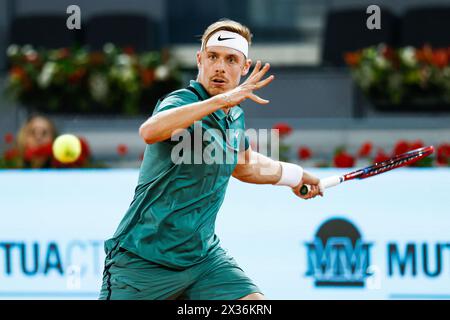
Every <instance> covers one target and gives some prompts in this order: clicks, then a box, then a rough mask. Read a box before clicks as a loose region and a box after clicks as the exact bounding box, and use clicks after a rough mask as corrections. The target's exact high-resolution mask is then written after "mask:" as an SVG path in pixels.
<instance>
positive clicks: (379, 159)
mask: <svg viewBox="0 0 450 320" xmlns="http://www.w3.org/2000/svg"><path fill="white" fill-rule="evenodd" d="M386 160H389V156H388V155H387V154H386V153H384V150H383V149H378V152H377V155H376V156H375V159H373V162H374V163H379V162H383V161H386Z"/></svg>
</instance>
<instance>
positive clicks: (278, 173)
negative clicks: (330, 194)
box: [233, 147, 323, 199]
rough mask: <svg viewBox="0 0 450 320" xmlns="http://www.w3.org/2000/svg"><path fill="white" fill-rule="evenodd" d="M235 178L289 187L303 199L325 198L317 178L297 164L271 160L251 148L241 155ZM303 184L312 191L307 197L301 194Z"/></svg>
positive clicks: (248, 181)
mask: <svg viewBox="0 0 450 320" xmlns="http://www.w3.org/2000/svg"><path fill="white" fill-rule="evenodd" d="M233 177H235V178H236V179H238V180H240V181H243V182H247V183H254V184H273V185H282V186H289V187H291V188H292V191H293V192H294V193H295V195H297V196H298V197H300V198H302V199H310V198H314V197H315V196H317V195H321V196H323V193H322V192H321V190H320V189H319V182H320V180H319V179H318V178H317V177H315V176H314V175H312V174H311V173H309V172H307V171H306V170H303V168H301V167H300V166H297V165H295V164H291V163H286V162H281V161H276V160H273V159H270V158H269V157H266V156H264V155H262V154H260V153H258V152H255V151H253V150H252V149H251V147H249V148H248V149H247V150H246V151H245V152H241V153H240V154H239V161H238V164H237V165H236V168H235V169H234V171H233ZM303 184H308V185H310V186H311V191H310V192H309V193H308V194H307V195H305V196H302V195H301V194H300V192H299V190H300V187H301V186H302V185H303Z"/></svg>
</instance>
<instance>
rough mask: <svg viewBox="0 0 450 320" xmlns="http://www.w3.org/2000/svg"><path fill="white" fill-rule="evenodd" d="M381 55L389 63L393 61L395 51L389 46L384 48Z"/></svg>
mask: <svg viewBox="0 0 450 320" xmlns="http://www.w3.org/2000/svg"><path fill="white" fill-rule="evenodd" d="M381 53H382V55H383V57H385V58H386V59H387V60H389V61H393V60H394V59H395V58H396V55H395V50H394V49H393V48H391V47H389V46H384V47H383V49H382V51H381Z"/></svg>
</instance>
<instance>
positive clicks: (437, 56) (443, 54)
mask: <svg viewBox="0 0 450 320" xmlns="http://www.w3.org/2000/svg"><path fill="white" fill-rule="evenodd" d="M431 62H432V63H433V65H435V66H436V67H438V68H444V67H446V66H447V65H448V55H447V50H445V49H438V50H435V51H434V52H433V58H432V60H431Z"/></svg>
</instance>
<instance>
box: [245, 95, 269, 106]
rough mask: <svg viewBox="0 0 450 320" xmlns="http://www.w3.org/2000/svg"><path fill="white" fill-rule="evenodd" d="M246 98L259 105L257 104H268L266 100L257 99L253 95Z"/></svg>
mask: <svg viewBox="0 0 450 320" xmlns="http://www.w3.org/2000/svg"><path fill="white" fill-rule="evenodd" d="M248 97H249V98H250V99H252V100H253V101H255V102H256V103H259V104H268V103H269V102H270V101H269V100H266V99H263V98H261V97H258V96H257V95H256V94H254V93H251V94H250V95H249V96H248Z"/></svg>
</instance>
